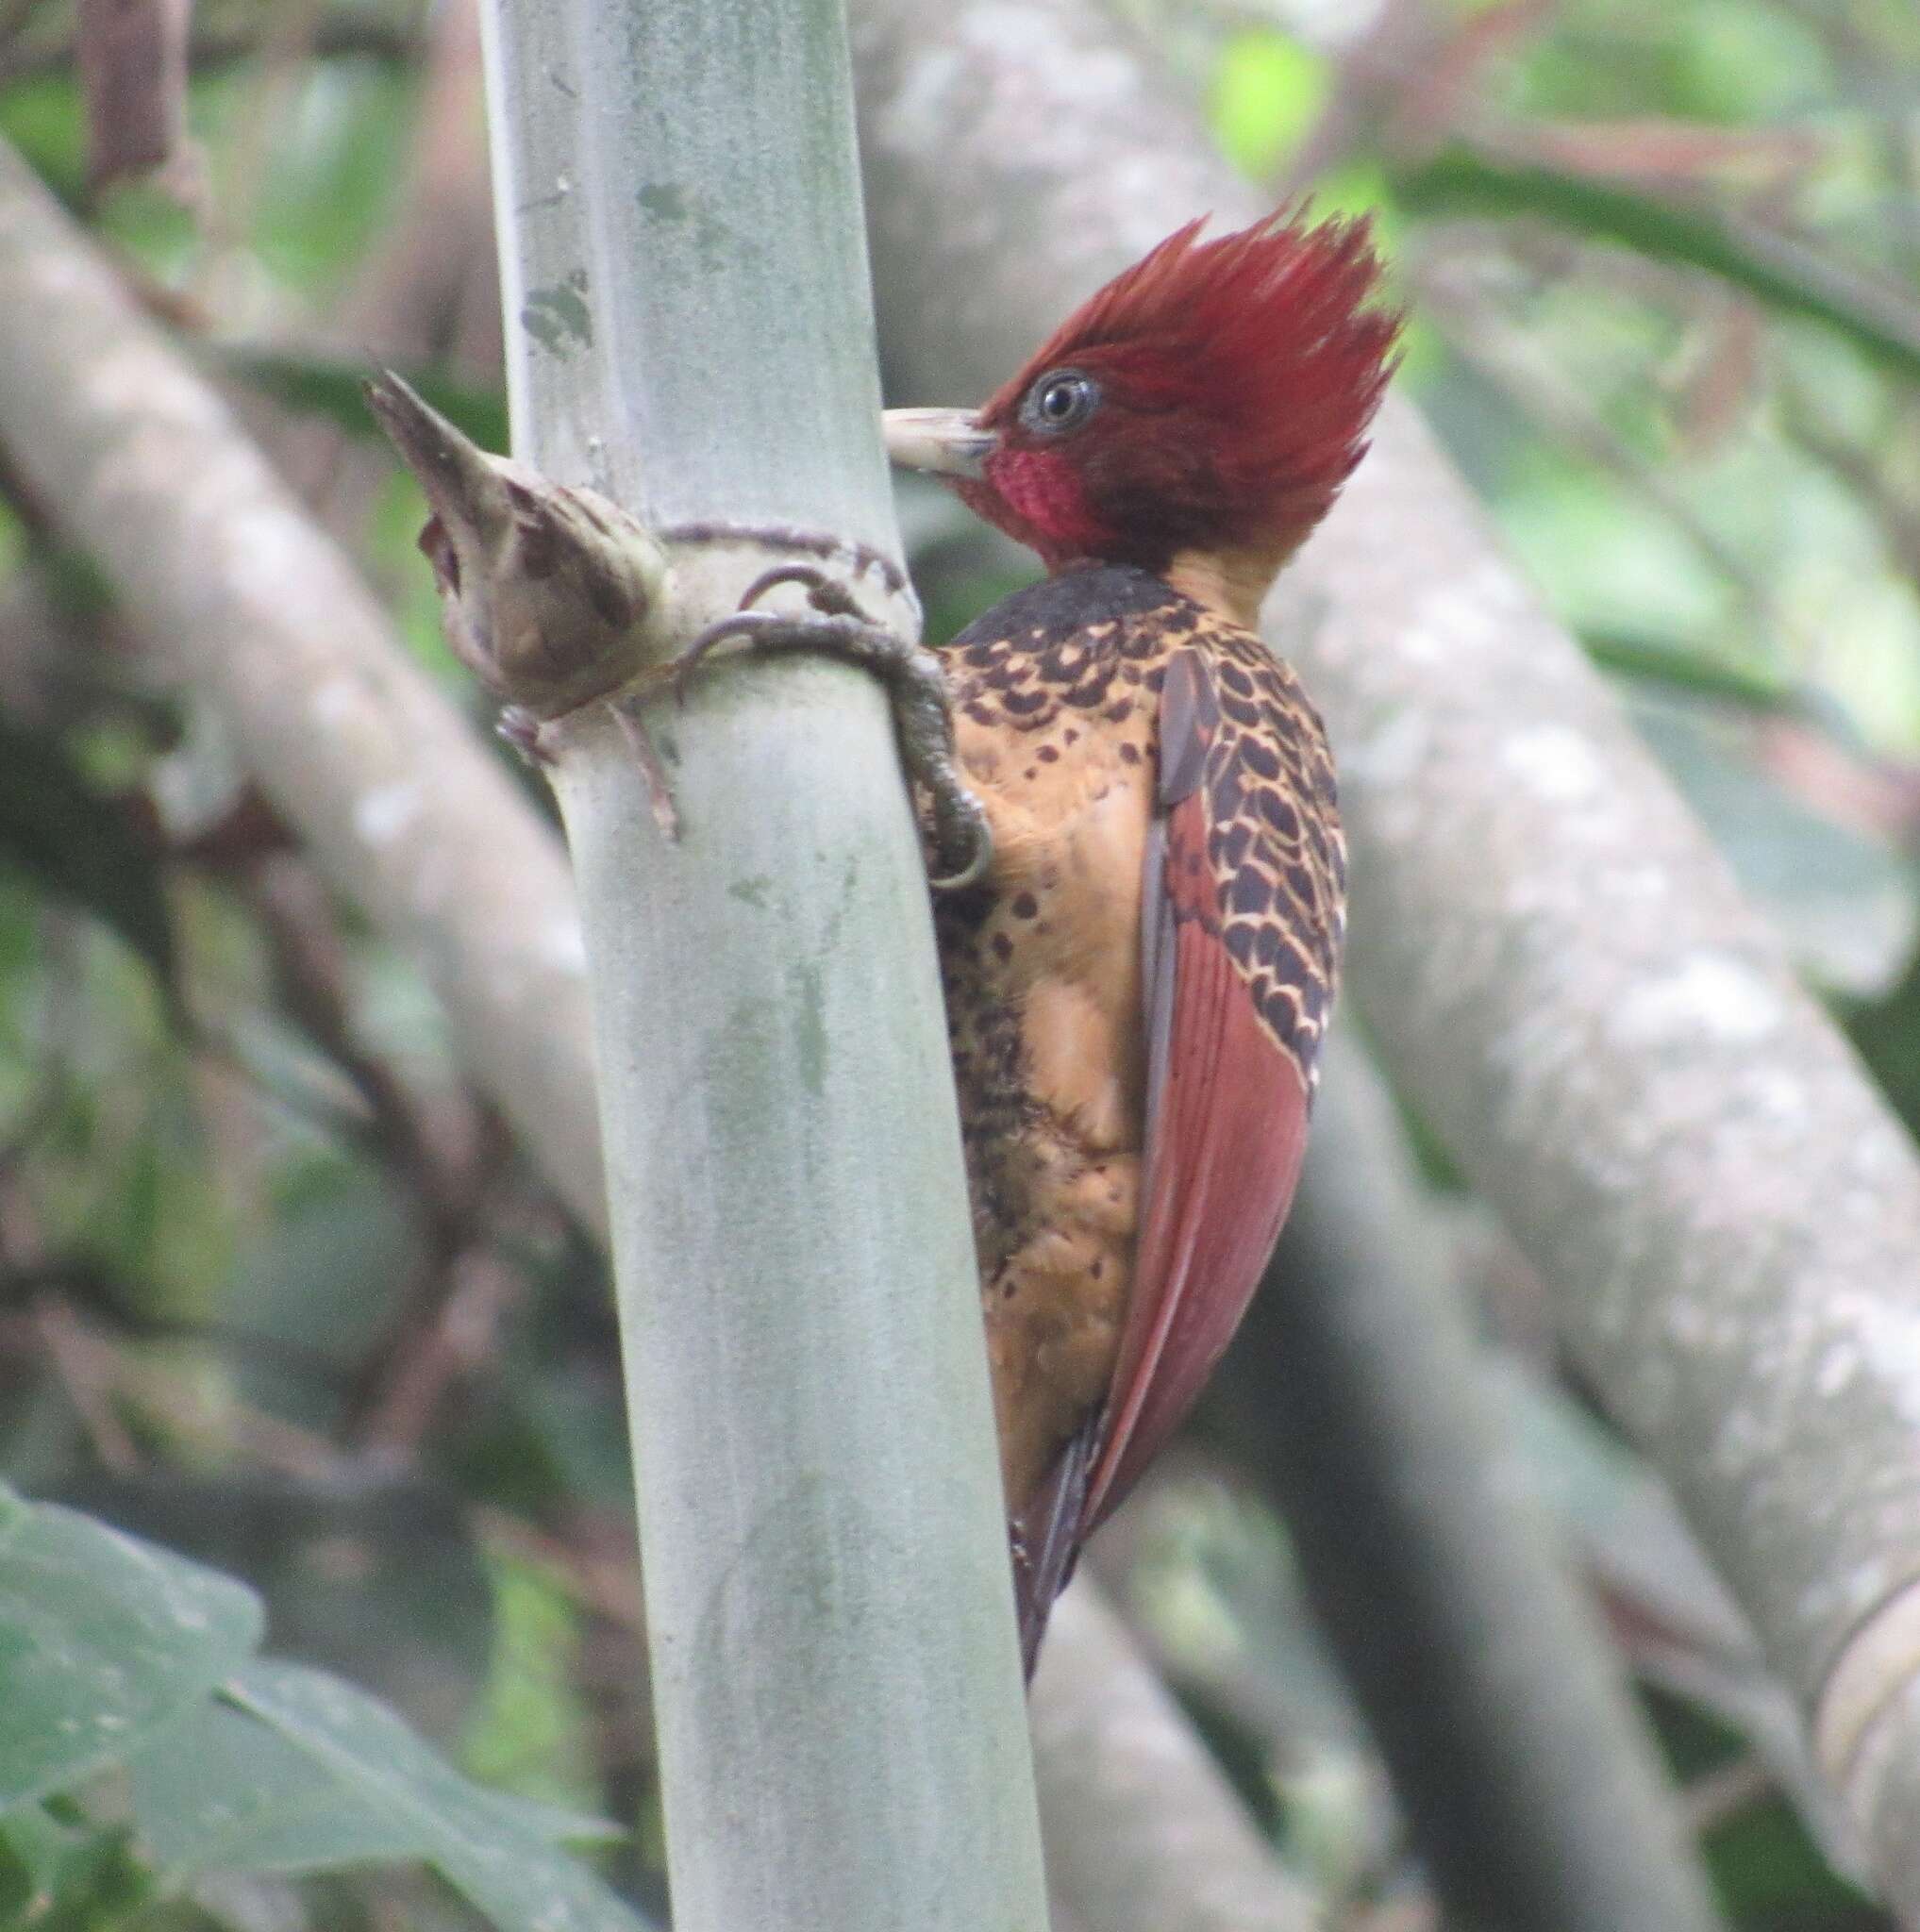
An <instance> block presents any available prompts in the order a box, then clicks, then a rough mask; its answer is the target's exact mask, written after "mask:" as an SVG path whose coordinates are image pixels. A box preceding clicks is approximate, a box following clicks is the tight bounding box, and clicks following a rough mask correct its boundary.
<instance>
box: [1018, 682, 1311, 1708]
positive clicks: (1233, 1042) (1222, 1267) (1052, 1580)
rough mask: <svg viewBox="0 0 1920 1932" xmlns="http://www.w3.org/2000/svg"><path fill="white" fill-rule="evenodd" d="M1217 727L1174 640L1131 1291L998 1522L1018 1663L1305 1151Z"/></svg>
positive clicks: (1150, 899)
mask: <svg viewBox="0 0 1920 1932" xmlns="http://www.w3.org/2000/svg"><path fill="white" fill-rule="evenodd" d="M1219 728H1220V712H1219V708H1218V703H1217V699H1216V696H1215V693H1214V690H1213V684H1212V678H1211V675H1210V672H1209V671H1208V669H1207V667H1206V664H1205V662H1204V661H1203V660H1202V658H1200V657H1199V656H1198V654H1196V653H1194V652H1192V651H1182V652H1180V653H1178V654H1177V656H1175V657H1174V658H1172V660H1171V661H1170V662H1169V664H1168V667H1167V674H1166V678H1165V682H1164V686H1163V688H1162V691H1161V697H1160V808H1161V812H1162V816H1161V817H1160V819H1159V820H1158V822H1157V823H1156V824H1155V826H1154V828H1153V832H1152V834H1151V837H1150V839H1149V841H1148V849H1147V854H1146V859H1145V867H1144V891H1143V895H1142V901H1143V903H1142V923H1143V931H1142V961H1143V967H1144V973H1143V989H1142V990H1143V995H1144V1008H1145V1012H1144V1021H1145V1024H1146V1029H1147V1144H1146V1164H1145V1193H1144V1210H1143V1219H1142V1224H1141V1235H1140V1243H1139V1247H1138V1249H1137V1251H1136V1257H1135V1262H1134V1276H1133V1290H1132V1295H1131V1299H1130V1301H1129V1303H1128V1307H1127V1326H1126V1330H1125V1332H1124V1334H1123V1335H1122V1337H1121V1343H1120V1355H1119V1359H1118V1361H1117V1363H1116V1364H1115V1369H1114V1376H1113V1383H1112V1392H1111V1393H1110V1396H1109V1398H1108V1400H1107V1402H1106V1403H1105V1405H1104V1406H1103V1407H1102V1408H1101V1410H1100V1411H1099V1413H1098V1414H1096V1415H1095V1416H1094V1417H1093V1418H1092V1419H1090V1421H1089V1423H1088V1424H1087V1426H1086V1428H1085V1429H1083V1430H1082V1431H1081V1433H1080V1434H1079V1435H1078V1436H1077V1437H1076V1438H1075V1439H1074V1441H1072V1442H1071V1443H1069V1445H1068V1446H1067V1448H1066V1450H1065V1451H1064V1452H1063V1454H1062V1455H1061V1457H1060V1460H1059V1461H1058V1462H1057V1463H1056V1464H1055V1466H1054V1468H1053V1469H1052V1470H1051V1471H1050V1472H1049V1473H1048V1475H1047V1477H1046V1480H1045V1481H1044V1482H1043V1483H1042V1485H1041V1487H1040V1491H1039V1492H1038V1493H1037V1494H1036V1495H1035V1496H1034V1498H1033V1499H1032V1501H1031V1503H1030V1504H1029V1506H1028V1507H1027V1510H1026V1511H1025V1512H1024V1514H1023V1515H1022V1517H1021V1519H1020V1520H1019V1522H1018V1523H1016V1524H1015V1525H1014V1542H1015V1549H1014V1587H1015V1594H1016V1597H1017V1599H1018V1603H1019V1610H1020V1632H1021V1643H1022V1648H1023V1651H1024V1653H1025V1655H1026V1657H1027V1670H1028V1672H1029V1673H1030V1672H1031V1671H1032V1668H1033V1661H1034V1657H1035V1655H1036V1653H1037V1651H1038V1648H1039V1644H1040V1639H1041V1635H1042V1633H1043V1630H1044V1628H1045V1624H1046V1617H1047V1612H1048V1611H1049V1609H1050V1608H1051V1607H1052V1605H1053V1601H1054V1599H1055V1598H1056V1597H1057V1596H1058V1595H1059V1594H1060V1591H1061V1590H1062V1589H1063V1588H1064V1587H1065V1585H1066V1582H1067V1579H1068V1577H1069V1576H1070V1575H1071V1574H1072V1573H1073V1567H1074V1562H1075V1558H1076V1557H1077V1555H1078V1552H1079V1548H1080V1545H1081V1544H1082V1543H1083V1542H1084V1541H1086V1539H1087V1538H1088V1537H1089V1536H1090V1535H1091V1534H1092V1533H1093V1531H1094V1529H1095V1528H1097V1527H1098V1526H1099V1524H1101V1522H1103V1521H1104V1520H1105V1518H1106V1517H1107V1516H1109V1515H1110V1514H1111V1512H1112V1511H1113V1510H1114V1509H1115V1508H1117V1507H1119V1505H1120V1503H1121V1501H1122V1500H1123V1499H1124V1498H1125V1496H1126V1495H1127V1491H1129V1490H1130V1489H1131V1488H1132V1486H1133V1484H1134V1483H1135V1481H1136V1480H1138V1478H1139V1476H1140V1474H1141V1472H1142V1471H1143V1470H1144V1468H1145V1467H1146V1465H1147V1463H1148V1462H1149V1461H1151V1460H1152V1458H1153V1457H1154V1455H1155V1453H1156V1452H1157V1451H1158V1450H1159V1448H1160V1445H1161V1443H1163V1442H1164V1441H1165V1440H1166V1438H1167V1437H1168V1436H1169V1435H1170V1434H1171V1433H1172V1432H1173V1430H1174V1429H1175V1428H1176V1427H1177V1425H1178V1424H1179V1422H1180V1420H1181V1418H1182V1417H1183V1416H1184V1415H1185V1414H1186V1412H1187V1410H1188V1408H1189V1407H1191V1406H1192V1404H1193V1402H1194V1397H1195V1396H1196V1395H1197V1394H1198V1393H1199V1391H1200V1389H1201V1387H1202V1385H1203V1384H1204V1383H1205V1382H1206V1380H1207V1377H1208V1376H1209V1374H1211V1372H1212V1369H1213V1365H1214V1364H1215V1362H1217V1361H1218V1360H1219V1358H1220V1355H1221V1352H1222V1351H1223V1350H1224V1349H1225V1348H1226V1346H1227V1341H1229V1340H1230V1338H1231V1337H1232V1334H1233V1331H1234V1329H1235V1328H1236V1327H1237V1326H1238V1325H1239V1324H1240V1318H1241V1316H1242V1315H1243V1314H1244V1312H1245V1309H1246V1305H1247V1302H1248V1301H1249V1300H1250V1299H1251V1297H1252V1295H1253V1291H1254V1289H1255V1288H1256V1287H1257V1286H1258V1284H1259V1281H1260V1277H1261V1272H1262V1271H1263V1270H1264V1269H1265V1267H1266V1263H1267V1259H1268V1257H1269V1256H1270V1255H1271V1254H1272V1252H1273V1246H1274V1241H1275V1240H1276V1239H1277V1236H1278V1234H1279V1230H1280V1224H1281V1223H1282V1222H1283V1221H1284V1220H1285V1219H1286V1215H1287V1209H1288V1208H1289V1207H1290V1206H1291V1205H1292V1202H1293V1198H1294V1184H1295V1182H1296V1181H1297V1180H1298V1178H1299V1172H1300V1159H1301V1156H1302V1155H1303V1153H1304V1152H1305V1149H1306V1142H1307V1111H1308V1108H1307V1087H1306V1081H1305V1078H1304V1076H1303V1074H1302V1070H1301V1068H1300V1067H1299V1065H1298V1064H1297V1063H1296V1062H1295V1061H1294V1058H1292V1057H1291V1056H1290V1055H1288V1054H1287V1053H1286V1052H1284V1051H1283V1050H1282V1049H1281V1048H1280V1046H1279V1045H1278V1044H1277V1042H1276V1041H1275V1040H1274V1038H1273V1036H1272V1035H1271V1034H1270V1033H1269V1032H1268V1031H1267V1030H1266V1029H1265V1028H1264V1027H1263V1026H1262V1025H1261V1023H1260V1020H1259V1017H1258V1015H1257V1013H1256V1011H1255V1008H1254V1002H1253V998H1252V995H1251V993H1250V992H1249V991H1248V987H1247V983H1246V980H1245V978H1244V976H1243V974H1241V972H1240V970H1239V968H1238V967H1236V966H1235V964H1234V962H1233V959H1232V958H1231V956H1230V955H1229V954H1228V952H1227V947H1226V945H1225V943H1224V942H1223V940H1222V937H1221V919H1220V908H1221V900H1222V895H1223V894H1224V892H1225V891H1227V889H1228V886H1229V883H1230V882H1229V881H1228V880H1227V879H1223V878H1222V877H1221V876H1220V875H1219V874H1218V873H1217V872H1216V871H1215V869H1214V867H1213V865H1212V863H1211V862H1210V858H1209V855H1208V834H1209V831H1210V826H1211V822H1212V816H1213V814H1212V800H1211V798H1210V790H1209V786H1208V783H1207V767H1208V765H1209V763H1210V760H1209V758H1208V752H1209V750H1210V747H1211V744H1212V742H1213V740H1214V738H1215V736H1216V734H1217V732H1218V730H1219ZM1215 777H1216V781H1217V778H1218V774H1215Z"/></svg>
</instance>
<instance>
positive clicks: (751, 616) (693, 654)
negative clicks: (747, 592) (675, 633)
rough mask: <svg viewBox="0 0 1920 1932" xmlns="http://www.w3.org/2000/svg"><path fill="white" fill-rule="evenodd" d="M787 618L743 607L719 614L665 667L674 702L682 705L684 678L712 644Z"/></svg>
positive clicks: (753, 633) (757, 631)
mask: <svg viewBox="0 0 1920 1932" xmlns="http://www.w3.org/2000/svg"><path fill="white" fill-rule="evenodd" d="M769 575H771V573H769ZM790 621H791V620H788V619H785V618H779V617H776V616H775V615H774V614H773V613H772V612H771V611H767V610H748V609H745V608H741V609H739V610H736V611H734V612H733V613H732V615H731V616H728V617H722V618H719V619H717V620H716V621H715V622H714V623H712V624H710V625H708V626H707V628H706V629H705V630H703V631H702V632H701V633H700V634H699V635H698V636H697V637H696V638H695V639H694V640H693V642H692V643H691V644H689V645H688V646H687V648H686V649H685V650H684V651H682V652H681V653H680V655H679V656H678V657H677V658H675V659H674V661H673V663H672V665H671V666H669V667H668V668H669V678H668V682H669V683H670V684H671V685H672V687H673V692H674V702H675V703H676V705H684V704H685V703H686V702H687V681H688V679H689V678H691V677H692V676H693V672H694V670H695V669H696V668H697V667H698V665H699V663H700V660H701V659H702V658H705V657H706V655H707V654H708V652H709V651H710V650H711V649H712V648H713V647H714V645H715V644H724V643H725V642H726V641H727V639H728V638H751V637H755V636H757V635H759V634H760V632H761V631H764V630H767V629H769V628H771V627H775V626H777V625H782V624H785V623H788V622H790Z"/></svg>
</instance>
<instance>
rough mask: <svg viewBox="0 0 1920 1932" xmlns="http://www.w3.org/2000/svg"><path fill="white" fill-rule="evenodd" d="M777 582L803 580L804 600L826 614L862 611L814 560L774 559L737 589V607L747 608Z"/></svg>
mask: <svg viewBox="0 0 1920 1932" xmlns="http://www.w3.org/2000/svg"><path fill="white" fill-rule="evenodd" d="M779 584H805V585H806V586H807V601H808V603H810V605H812V607H813V608H814V609H816V610H824V611H826V614H827V615H828V616H829V617H859V616H861V615H862V614H863V613H862V612H861V610H860V606H859V605H858V604H857V603H856V602H855V601H854V598H853V595H852V593H851V592H850V591H848V590H847V589H846V587H845V586H844V585H843V584H841V583H839V582H837V581H836V580H835V579H834V578H832V577H830V576H828V575H827V574H826V572H825V571H824V570H822V569H821V568H820V566H819V565H818V564H817V563H776V564H775V565H774V567H773V569H771V570H763V571H761V573H760V575H759V576H757V577H756V578H754V580H753V582H752V583H750V584H749V585H748V586H747V587H746V589H745V590H744V591H742V592H741V597H740V608H741V609H742V610H751V609H752V608H753V607H754V606H755V605H756V604H758V603H759V602H760V599H761V598H762V597H764V596H765V595H766V594H767V592H768V591H771V590H773V589H774V588H775V587H776V585H779Z"/></svg>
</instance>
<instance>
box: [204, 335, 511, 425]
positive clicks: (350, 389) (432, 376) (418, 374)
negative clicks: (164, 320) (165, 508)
mask: <svg viewBox="0 0 1920 1932" xmlns="http://www.w3.org/2000/svg"><path fill="white" fill-rule="evenodd" d="M199 354H200V358H201V360H202V362H203V364H204V365H205V366H206V367H207V368H208V369H209V372H210V373H211V374H213V375H218V376H227V377H234V378H238V379H239V380H241V381H242V382H249V383H252V384H253V385H254V387H255V388H256V389H259V390H261V391H264V392H265V393H266V394H268V395H270V396H272V397H273V398H274V400H275V402H279V403H284V404H285V405H286V406H287V407H288V408H292V409H305V410H309V411H310V412H311V413H312V414H314V415H316V416H325V417H326V418H327V419H328V420H329V421H330V422H332V423H334V424H336V425H338V426H339V427H341V428H342V429H345V430H349V431H351V432H352V433H353V434H354V435H356V436H365V437H377V436H378V435H379V433H380V432H379V427H378V425H376V423H375V421H374V419H373V417H372V416H371V415H370V414H369V413H368V411H367V403H366V396H365V393H364V391H365V389H366V384H367V381H368V379H369V378H370V377H371V376H373V375H376V373H377V372H376V367H375V365H374V364H373V363H372V362H371V361H364V360H349V359H342V358H337V357H326V356H313V355H300V354H297V353H295V352H293V351H292V350H284V349H274V348H269V347H264V346H259V345H253V346H249V345H247V344H244V343H233V342H228V343H209V344H205V345H203V346H202V347H201V349H200V351H199ZM399 374H401V375H404V376H405V377H406V378H407V380H408V382H409V383H410V384H411V385H412V386H413V388H415V389H416V390H418V391H420V393H421V394H422V395H423V396H424V397H426V400H427V402H429V403H430V404H432V406H433V407H434V408H436V409H438V410H439V411H440V412H441V414H442V416H444V417H446V418H447V420H448V421H449V422H451V423H453V424H454V425H456V426H457V427H458V428H460V429H463V430H464V431H465V432H466V433H467V435H469V436H471V437H472V438H473V439H474V441H476V442H477V443H478V444H479V445H480V447H481V448H482V449H493V450H504V449H505V448H506V447H507V440H508V439H507V398H506V396H505V395H504V394H503V393H502V392H501V391H498V390H493V389H479V388H476V387H475V386H474V385H473V384H472V383H465V382H460V381H459V380H457V379H456V378H454V377H453V376H450V375H442V374H441V373H440V372H438V371H436V370H433V369H422V368H410V369H403V370H401V371H400V372H399Z"/></svg>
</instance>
